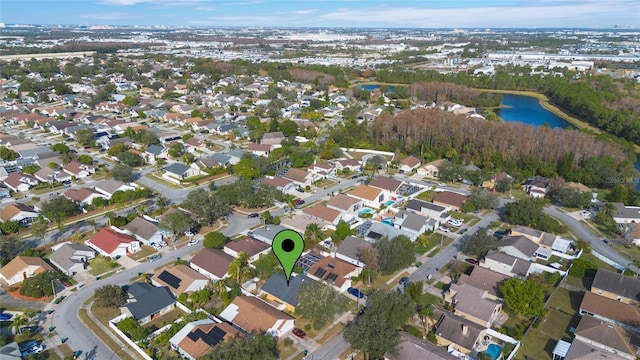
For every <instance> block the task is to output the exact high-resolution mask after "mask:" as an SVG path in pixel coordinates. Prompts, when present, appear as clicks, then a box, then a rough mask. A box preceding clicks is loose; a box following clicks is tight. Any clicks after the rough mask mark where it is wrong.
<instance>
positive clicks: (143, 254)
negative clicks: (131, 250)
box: [129, 245, 158, 260]
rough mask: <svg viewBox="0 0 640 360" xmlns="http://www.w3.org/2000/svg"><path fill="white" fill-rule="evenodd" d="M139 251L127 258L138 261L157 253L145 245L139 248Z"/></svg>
mask: <svg viewBox="0 0 640 360" xmlns="http://www.w3.org/2000/svg"><path fill="white" fill-rule="evenodd" d="M140 249H141V250H140V251H138V252H137V253H135V254H133V255H131V256H129V257H130V258H131V259H132V260H140V259H144V258H146V257H147V256H149V255H152V254H155V253H157V252H158V251H156V249H154V248H152V247H151V246H147V245H142V246H141V247H140Z"/></svg>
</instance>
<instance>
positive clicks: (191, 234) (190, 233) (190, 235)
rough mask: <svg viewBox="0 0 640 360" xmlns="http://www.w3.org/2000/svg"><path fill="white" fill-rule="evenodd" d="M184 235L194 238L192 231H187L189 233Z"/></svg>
mask: <svg viewBox="0 0 640 360" xmlns="http://www.w3.org/2000/svg"><path fill="white" fill-rule="evenodd" d="M184 234H185V235H186V236H188V237H192V236H193V233H192V232H191V231H187V232H186V233H184Z"/></svg>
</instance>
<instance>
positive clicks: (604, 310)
mask: <svg viewBox="0 0 640 360" xmlns="http://www.w3.org/2000/svg"><path fill="white" fill-rule="evenodd" d="M580 309H581V310H583V311H587V312H589V313H591V314H597V315H600V316H602V317H604V318H607V319H611V320H613V321H617V322H619V323H623V324H627V325H629V326H638V324H640V308H638V307H637V306H634V305H627V304H623V303H621V302H619V301H615V300H612V299H608V298H606V297H604V296H599V295H596V294H594V293H591V292H587V293H585V294H584V298H583V299H582V303H581V304H580Z"/></svg>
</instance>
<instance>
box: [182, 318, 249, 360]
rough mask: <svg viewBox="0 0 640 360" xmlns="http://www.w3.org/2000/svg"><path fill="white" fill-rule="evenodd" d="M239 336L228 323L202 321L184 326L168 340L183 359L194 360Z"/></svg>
mask: <svg viewBox="0 0 640 360" xmlns="http://www.w3.org/2000/svg"><path fill="white" fill-rule="evenodd" d="M240 334H241V332H240V331H239V330H238V329H236V328H234V327H233V326H231V325H230V324H228V323H225V322H215V321H213V320H211V319H204V320H198V321H194V322H190V323H188V324H187V325H185V326H184V327H183V328H182V329H180V331H178V332H177V333H176V334H175V335H173V336H172V337H171V339H169V344H171V348H172V349H173V350H175V351H177V352H178V353H179V354H180V356H182V357H183V358H185V359H188V360H196V359H200V358H202V357H203V356H204V355H206V354H207V352H209V350H211V349H212V348H213V347H215V346H216V345H218V344H219V343H221V342H223V341H226V340H229V339H233V338H235V337H236V336H239V335H240Z"/></svg>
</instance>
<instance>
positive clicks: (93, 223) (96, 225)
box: [87, 219, 98, 232]
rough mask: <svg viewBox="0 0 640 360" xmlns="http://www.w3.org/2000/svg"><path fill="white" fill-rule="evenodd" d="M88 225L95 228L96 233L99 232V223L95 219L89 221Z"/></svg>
mask: <svg viewBox="0 0 640 360" xmlns="http://www.w3.org/2000/svg"><path fill="white" fill-rule="evenodd" d="M87 225H89V226H91V227H92V228H93V232H96V230H98V223H97V222H96V221H95V220H94V219H91V220H88V221H87Z"/></svg>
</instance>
